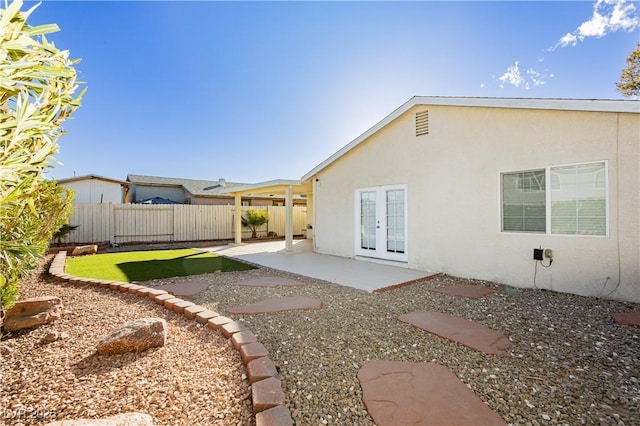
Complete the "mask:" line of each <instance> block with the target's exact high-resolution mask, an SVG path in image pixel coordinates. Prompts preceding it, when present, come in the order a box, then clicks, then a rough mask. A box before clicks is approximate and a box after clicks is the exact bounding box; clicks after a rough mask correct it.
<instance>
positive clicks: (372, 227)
mask: <svg viewBox="0 0 640 426" xmlns="http://www.w3.org/2000/svg"><path fill="white" fill-rule="evenodd" d="M360 248H362V249H365V250H375V249H376V192H375V191H363V192H361V193H360Z"/></svg>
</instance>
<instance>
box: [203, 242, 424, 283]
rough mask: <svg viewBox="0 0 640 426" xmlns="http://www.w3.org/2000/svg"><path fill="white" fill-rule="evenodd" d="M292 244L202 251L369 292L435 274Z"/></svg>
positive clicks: (246, 245) (273, 243)
mask: <svg viewBox="0 0 640 426" xmlns="http://www.w3.org/2000/svg"><path fill="white" fill-rule="evenodd" d="M293 243H294V244H293V251H291V252H286V251H285V250H284V249H285V242H284V241H269V242H265V243H251V244H244V245H236V246H233V245H232V246H218V247H209V248H204V249H202V248H201V250H207V251H210V252H212V253H217V254H220V255H223V256H228V257H232V258H237V259H239V260H244V261H246V262H249V263H253V264H257V265H262V266H266V267H269V268H273V269H278V270H281V271H286V272H292V273H294V274H299V275H304V276H307V277H311V278H317V279H321V280H325V281H329V282H332V283H334V284H340V285H343V286H347V287H353V288H356V289H359V290H364V291H368V292H371V291H374V290H377V289H380V288H384V287H390V286H394V285H398V284H401V283H405V282H407V281H414V280H418V279H419V278H424V277H427V276H429V275H432V273H429V272H425V271H418V270H415V269H408V268H405V267H403V266H402V264H398V265H397V266H395V265H390V264H380V263H373V262H368V261H365V260H355V259H348V258H344V257H338V256H330V255H325V254H318V253H314V252H313V246H312V242H311V240H295V241H294V242H293Z"/></svg>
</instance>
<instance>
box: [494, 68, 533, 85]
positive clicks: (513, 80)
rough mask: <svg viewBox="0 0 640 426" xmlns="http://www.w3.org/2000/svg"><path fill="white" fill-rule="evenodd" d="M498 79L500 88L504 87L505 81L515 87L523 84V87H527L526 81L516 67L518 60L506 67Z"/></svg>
mask: <svg viewBox="0 0 640 426" xmlns="http://www.w3.org/2000/svg"><path fill="white" fill-rule="evenodd" d="M498 80H500V88H501V89H504V85H505V83H508V84H511V85H512V86H515V87H522V86H525V87H524V88H525V89H528V88H529V87H528V86H527V82H526V80H525V79H524V77H522V74H520V68H519V67H518V61H516V63H515V64H513V65H512V66H510V67H509V68H507V71H506V72H505V73H504V74H502V75H501V76H500V77H499V78H498Z"/></svg>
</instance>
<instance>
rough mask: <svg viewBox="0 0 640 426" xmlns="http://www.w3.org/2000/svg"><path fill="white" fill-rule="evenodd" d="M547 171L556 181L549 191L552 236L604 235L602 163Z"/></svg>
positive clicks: (603, 166) (603, 176)
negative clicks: (555, 186) (552, 189)
mask: <svg viewBox="0 0 640 426" xmlns="http://www.w3.org/2000/svg"><path fill="white" fill-rule="evenodd" d="M550 172H551V176H552V177H554V176H555V180H556V181H557V182H558V185H557V189H556V190H555V191H551V233H552V234H565V235H606V233H607V226H606V224H607V191H606V185H605V179H606V173H605V164H604V162H602V163H591V164H579V165H573V166H562V167H551V170H550Z"/></svg>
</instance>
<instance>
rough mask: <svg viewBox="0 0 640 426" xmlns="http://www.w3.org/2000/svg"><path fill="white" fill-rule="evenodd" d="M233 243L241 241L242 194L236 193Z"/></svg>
mask: <svg viewBox="0 0 640 426" xmlns="http://www.w3.org/2000/svg"><path fill="white" fill-rule="evenodd" d="M235 201H236V218H235V223H234V225H235V243H236V244H241V243H242V195H240V194H236V197H235Z"/></svg>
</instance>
